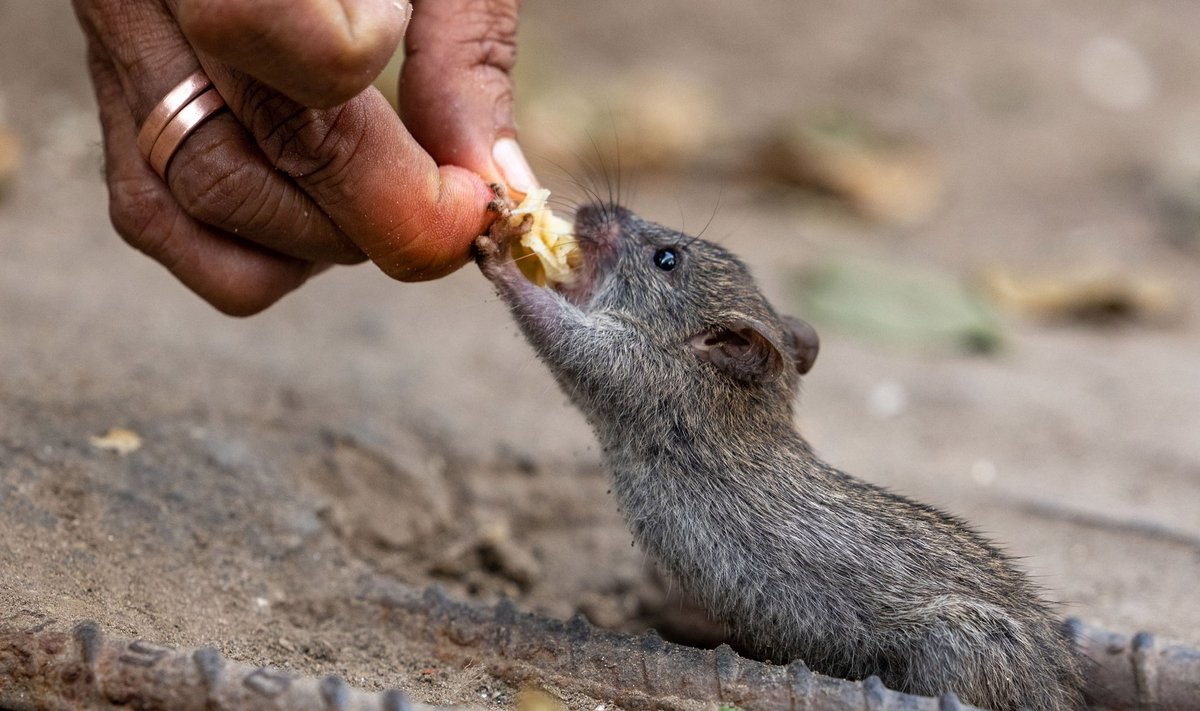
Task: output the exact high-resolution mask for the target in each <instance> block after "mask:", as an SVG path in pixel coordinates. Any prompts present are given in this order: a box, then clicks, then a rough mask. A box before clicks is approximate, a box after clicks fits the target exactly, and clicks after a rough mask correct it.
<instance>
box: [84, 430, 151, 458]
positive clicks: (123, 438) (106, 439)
mask: <svg viewBox="0 0 1200 711" xmlns="http://www.w3.org/2000/svg"><path fill="white" fill-rule="evenodd" d="M88 443H90V444H91V445H92V446H93V447H95V448H96V449H104V450H107V451H110V452H116V453H117V454H120V455H121V456H124V455H126V454H130V453H132V452H136V451H138V450H139V449H141V448H142V438H141V437H140V436H139V435H138V433H137V432H134V431H132V430H127V429H124V428H122V427H113V428H111V429H110V430H109V431H108V432H107V433H105V434H104V435H101V436H98V437H89V438H88Z"/></svg>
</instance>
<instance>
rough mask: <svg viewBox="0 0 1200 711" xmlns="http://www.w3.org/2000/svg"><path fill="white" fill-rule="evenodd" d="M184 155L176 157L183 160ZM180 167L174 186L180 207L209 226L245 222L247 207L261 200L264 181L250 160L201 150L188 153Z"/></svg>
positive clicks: (253, 209)
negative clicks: (232, 158) (238, 159)
mask: <svg viewBox="0 0 1200 711" xmlns="http://www.w3.org/2000/svg"><path fill="white" fill-rule="evenodd" d="M184 158H185V156H183V155H181V156H179V158H177V159H176V160H181V159H184ZM186 158H187V159H188V160H186V161H183V163H182V165H180V166H178V167H177V168H176V171H175V175H177V176H180V177H179V178H178V179H176V180H174V181H172V187H173V188H174V190H175V195H176V197H177V199H178V201H179V205H180V207H182V208H183V211H184V212H185V213H187V215H189V216H190V217H192V218H194V219H196V220H199V221H200V222H204V223H207V224H210V225H235V224H237V222H238V221H239V220H240V221H246V220H247V216H246V215H245V214H244V213H245V212H247V211H248V210H250V211H254V212H257V209H256V208H255V207H254V206H255V205H256V204H257V203H259V202H261V199H262V190H263V187H264V186H263V181H262V175H261V174H260V173H259V171H258V170H256V168H257V166H255V165H254V164H253V163H251V162H248V161H237V160H228V159H227V158H228V156H222V155H219V154H217V153H216V152H211V151H202V152H198V153H192V154H189V155H187V156H186Z"/></svg>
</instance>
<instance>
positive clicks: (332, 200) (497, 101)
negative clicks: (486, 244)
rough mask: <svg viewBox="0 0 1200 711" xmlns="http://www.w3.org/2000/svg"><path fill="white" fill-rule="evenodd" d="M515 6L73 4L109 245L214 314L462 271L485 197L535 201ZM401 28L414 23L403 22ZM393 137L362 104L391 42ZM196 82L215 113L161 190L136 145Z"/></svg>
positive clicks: (481, 227) (376, 107)
mask: <svg viewBox="0 0 1200 711" xmlns="http://www.w3.org/2000/svg"><path fill="white" fill-rule="evenodd" d="M519 4H520V0H417V2H416V3H415V9H412V10H411V11H410V8H409V6H408V5H407V4H406V3H405V2H403V0H400V1H394V0H74V6H75V12H76V15H77V17H78V18H79V21H80V24H81V25H82V26H83V29H84V32H85V34H86V35H87V39H88V64H89V68H90V70H91V75H92V80H93V83H94V84H95V88H96V96H97V101H98V103H99V107H100V120H101V124H102V126H103V132H104V144H105V166H106V174H107V180H108V190H109V196H110V213H111V217H112V221H113V224H114V225H115V226H116V228H117V231H118V232H119V233H120V234H121V236H122V237H124V238H125V240H126V241H127V242H129V243H130V244H131V245H133V246H134V247H136V248H138V249H140V250H142V251H143V252H145V253H146V254H148V255H150V256H151V257H152V258H154V259H155V260H157V261H158V262H160V263H162V264H163V265H164V266H165V267H166V268H167V269H169V270H170V271H171V273H172V274H174V275H175V276H176V277H177V278H178V279H179V280H180V281H181V282H183V283H184V284H185V285H187V286H188V287H189V288H191V289H192V290H193V291H195V292H196V293H197V294H199V295H200V296H201V297H203V298H204V299H205V300H207V301H208V302H209V303H211V304H212V305H213V306H215V307H216V308H218V309H220V310H221V311H223V312H225V313H228V314H234V315H247V314H252V313H256V312H258V311H261V310H262V309H264V308H266V307H267V306H270V305H271V304H272V303H274V302H275V301H277V300H278V299H279V298H281V297H282V296H283V295H284V294H286V293H288V292H289V291H291V290H293V289H295V288H296V287H298V286H300V285H301V284H303V283H304V281H305V280H306V279H308V277H309V276H310V275H312V274H313V273H314V272H315V271H316V270H318V269H320V268H322V267H323V266H325V265H326V264H329V263H337V264H351V263H355V262H360V261H362V260H364V259H370V260H371V261H373V262H375V263H376V264H377V265H378V266H379V267H380V268H381V269H383V271H384V272H386V273H387V274H389V275H390V276H392V277H394V278H397V279H403V280H413V281H415V280H422V279H432V278H436V277H439V276H443V275H445V274H447V273H449V272H451V271H453V270H455V269H457V268H458V267H460V266H462V265H463V264H465V263H466V262H467V261H468V260H469V258H470V248H471V243H472V240H473V239H474V237H475V236H476V235H478V234H480V233H482V232H483V231H485V230H486V228H487V225H488V224H489V222H490V220H491V219H492V216H491V215H490V214H489V213H488V211H487V203H488V201H489V200H490V199H491V198H492V197H493V196H492V193H491V191H490V190H489V188H488V187H487V184H488V183H490V182H501V183H506V184H508V185H509V187H511V188H512V189H514V190H515V191H517V192H518V193H521V192H525V191H527V190H529V189H530V188H531V187H534V186H535V182H534V178H533V176H532V174H530V172H529V169H528V165H527V164H526V163H525V160H524V158H523V157H522V156H521V154H520V149H519V148H517V147H516V143H515V141H514V140H513V139H514V136H515V130H514V127H513V120H512V86H511V82H510V79H509V70H510V69H511V68H512V65H513V62H514V60H515V55H516V44H515V41H516V40H515V37H516V24H517V12H518V6H519ZM410 14H411V20H410V19H409V17H410ZM402 37H403V38H404V40H405V49H406V61H405V64H404V68H403V74H402V77H401V86H400V101H401V110H402V113H403V115H404V121H403V122H402V121H401V119H400V118H399V117H398V116H397V115H396V113H395V112H394V111H393V110H392V108H391V106H389V105H388V103H387V101H386V100H385V99H384V98H383V96H382V95H381V94H380V93H379V92H378V91H376V90H375V89H374V88H372V87H371V86H370V84H371V81H372V80H373V79H374V78H375V76H377V75H378V73H379V72H380V70H381V69H382V68H383V66H384V65H385V64H386V63H387V61H388V59H389V58H390V57H391V56H392V54H393V53H394V51H395V49H396V47H397V45H398V43H399V42H400V40H401V38H402ZM197 68H203V69H204V71H205V72H206V73H207V74H208V76H209V77H210V78H211V79H212V82H213V85H214V86H215V87H216V88H217V90H218V91H220V93H221V95H222V96H223V97H224V98H225V100H226V102H227V103H228V105H229V110H228V111H223V112H221V113H219V114H217V115H215V116H213V117H212V118H210V119H209V120H207V121H206V122H204V123H203V124H202V125H200V127H199V128H198V129H197V130H196V131H195V133H193V134H192V135H191V136H190V137H189V138H187V139H186V141H185V142H184V143H183V144H182V146H181V147H180V148H179V150H178V152H177V153H176V154H175V157H174V159H173V160H172V162H171V164H170V167H169V170H168V172H167V177H166V180H165V182H164V180H163V179H161V178H159V176H158V175H157V174H156V173H155V172H154V171H153V170H152V169H151V167H150V165H149V164H148V163H147V162H146V160H145V159H144V158H143V157H142V155H141V154H140V153H139V152H138V149H137V147H136V145H135V141H136V137H137V132H138V129H139V127H140V126H141V124H142V122H143V121H144V120H145V119H146V117H147V116H148V115H149V113H150V111H151V109H152V108H153V107H154V106H155V104H157V103H158V102H159V101H160V100H161V99H162V97H163V96H164V95H165V94H166V93H167V92H168V91H170V90H171V88H172V87H174V86H175V85H176V84H178V83H179V82H180V81H181V80H183V79H184V78H185V77H187V76H188V75H189V74H191V73H192V72H193V71H195V70H196V69H197Z"/></svg>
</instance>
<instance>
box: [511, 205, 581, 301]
mask: <svg viewBox="0 0 1200 711" xmlns="http://www.w3.org/2000/svg"><path fill="white" fill-rule="evenodd" d="M549 198H550V191H549V190H546V189H544V188H539V189H537V190H534V191H533V192H531V193H529V194H528V195H526V196H525V199H524V200H522V201H521V204H520V205H518V206H517V207H515V208H513V211H512V213H511V214H512V216H511V217H510V218H509V219H510V220H511V224H512V225H513V226H514V227H515V226H517V225H519V224H520V223H521V221H522V220H524V219H525V216H526V215H530V216H531V217H532V223H531V225H530V227H529V231H528V232H526V233H525V234H523V235H521V239H520V240H519V241H518V242H516V243H514V244H513V246H512V251H513V258H514V259H516V260H517V266H518V267H520V268H521V272H522V273H523V274H525V276H526V277H527V278H528V279H529V280H530V281H532V282H533V283H535V284H537V285H538V286H554V285H557V284H569V283H570V282H571V281H572V280H573V279H574V278H575V272H574V269H575V267H577V266H579V245H578V243H577V242H576V240H575V230H574V226H573V225H572V224H571V222H570V221H568V220H565V219H563V218H561V217H558V216H556V215H555V214H554V213H553V212H552V211H551V210H550V208H548V207H546V201H547V200H548V199H549Z"/></svg>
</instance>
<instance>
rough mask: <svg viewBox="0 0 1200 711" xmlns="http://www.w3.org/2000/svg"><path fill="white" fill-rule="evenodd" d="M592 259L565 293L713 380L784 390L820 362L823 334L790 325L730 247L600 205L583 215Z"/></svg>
mask: <svg viewBox="0 0 1200 711" xmlns="http://www.w3.org/2000/svg"><path fill="white" fill-rule="evenodd" d="M575 234H576V237H577V239H578V240H579V247H580V251H581V252H582V255H581V256H582V259H581V263H580V265H579V268H578V271H577V274H578V277H577V279H576V280H575V282H574V283H573V284H571V285H570V286H568V287H562V288H560V291H561V292H562V293H563V294H564V295H565V296H566V297H567V298H568V299H569V300H571V301H572V302H574V303H575V304H576V305H578V306H580V307H581V308H583V309H584V310H586V311H607V312H613V313H617V314H620V315H622V316H623V317H625V318H628V319H629V320H631V321H634V322H636V323H638V324H640V325H641V326H642V327H643V328H644V330H645V331H646V332H647V333H648V334H649V337H650V338H651V339H652V340H653V341H654V343H655V344H656V345H658V346H660V347H661V348H662V349H663V351H664V352H665V353H679V352H680V351H683V352H686V353H688V354H689V356H688V360H689V361H691V362H692V363H695V364H696V367H697V369H698V371H699V372H700V373H702V374H703V376H704V377H706V378H717V379H724V381H725V382H727V383H728V382H736V383H738V384H741V385H747V386H770V385H773V384H783V385H784V386H785V387H786V391H787V396H788V397H789V398H790V396H791V395H792V394H793V391H794V388H795V384H796V380H797V374H802V373H806V372H808V370H809V369H810V368H811V367H812V365H813V361H814V360H815V359H816V357H817V349H818V340H817V333H816V331H815V330H813V328H812V327H811V326H809V325H808V324H807V323H805V322H803V321H801V320H799V319H795V318H790V317H781V316H780V315H778V314H777V313H776V312H775V310H774V309H773V308H771V305H770V304H769V303H768V302H767V300H766V298H765V297H763V295H762V293H761V292H760V291H759V289H758V287H757V286H756V285H755V283H754V279H753V278H752V277H751V276H750V273H749V271H748V270H747V269H746V266H745V265H744V264H743V263H742V262H741V261H740V260H739V259H738V258H737V257H735V256H734V255H732V254H730V253H729V252H728V251H726V250H725V249H723V248H721V247H719V246H717V245H715V244H713V243H711V242H707V241H705V240H702V239H698V238H695V237H690V236H688V235H686V234H683V233H681V232H676V231H674V230H670V229H667V228H665V227H663V226H661V225H657V224H655V223H653V222H648V221H646V220H643V219H641V218H640V217H638V216H637V215H635V214H633V213H632V212H630V211H629V210H627V209H625V208H623V207H620V206H617V205H612V204H604V203H597V204H592V205H587V206H584V207H582V208H580V209H579V210H578V212H577V213H576V218H575Z"/></svg>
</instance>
